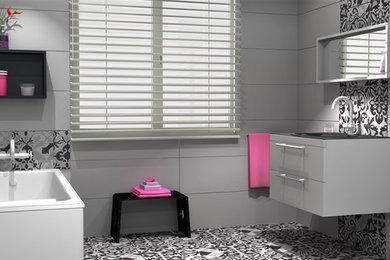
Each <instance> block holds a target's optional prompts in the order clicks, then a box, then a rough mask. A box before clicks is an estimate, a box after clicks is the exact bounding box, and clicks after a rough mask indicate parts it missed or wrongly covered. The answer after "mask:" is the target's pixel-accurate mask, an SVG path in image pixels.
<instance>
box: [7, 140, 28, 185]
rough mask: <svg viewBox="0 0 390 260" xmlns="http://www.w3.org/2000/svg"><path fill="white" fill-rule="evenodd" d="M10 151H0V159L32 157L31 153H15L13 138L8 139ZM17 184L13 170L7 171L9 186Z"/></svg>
mask: <svg viewBox="0 0 390 260" xmlns="http://www.w3.org/2000/svg"><path fill="white" fill-rule="evenodd" d="M9 150H10V152H9V153H5V154H4V153H1V154H0V160H11V161H12V160H15V159H26V158H30V157H32V153H31V152H30V153H27V152H20V153H15V140H14V139H11V141H10V149H9ZM17 184H18V182H17V180H16V179H15V172H14V170H12V169H11V170H10V171H9V185H10V186H11V187H14V186H16V185H17Z"/></svg>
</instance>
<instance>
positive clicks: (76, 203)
mask: <svg viewBox="0 0 390 260" xmlns="http://www.w3.org/2000/svg"><path fill="white" fill-rule="evenodd" d="M1 173H5V172H0V174H1ZM36 173H54V174H55V176H56V177H57V179H58V180H59V182H60V184H61V185H62V187H63V188H64V190H65V192H66V193H67V195H68V196H69V199H67V200H57V201H55V202H53V203H48V204H39V205H34V201H37V200H31V204H30V205H17V206H16V205H15V206H14V205H12V206H1V202H0V213H5V212H18V211H41V210H60V209H80V208H84V207H85V205H84V202H83V201H82V200H81V198H80V197H79V195H78V194H77V193H76V191H75V190H74V189H73V187H72V186H71V184H70V183H69V181H68V180H67V179H66V178H65V176H64V174H63V173H62V172H61V170H59V169H43V170H31V171H15V177H16V178H17V176H18V175H20V174H36ZM26 201H28V200H26Z"/></svg>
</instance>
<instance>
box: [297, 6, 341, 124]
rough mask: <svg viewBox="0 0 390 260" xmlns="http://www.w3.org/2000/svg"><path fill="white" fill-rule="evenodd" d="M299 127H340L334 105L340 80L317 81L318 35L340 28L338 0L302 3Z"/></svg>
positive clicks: (299, 62) (299, 38)
mask: <svg viewBox="0 0 390 260" xmlns="http://www.w3.org/2000/svg"><path fill="white" fill-rule="evenodd" d="M298 14H299V15H298V35H299V37H298V70H299V73H298V81H299V86H298V129H299V131H323V130H324V127H325V125H327V124H330V125H333V126H334V130H335V131H336V132H337V131H338V110H332V109H331V108H330V106H331V104H332V101H333V99H334V98H336V97H337V96H339V84H327V85H324V84H316V83H315V82H316V39H317V37H320V36H324V35H329V34H334V33H339V32H340V2H339V1H338V0H326V1H324V0H300V1H299V4H298Z"/></svg>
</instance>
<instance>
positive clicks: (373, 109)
mask: <svg viewBox="0 0 390 260" xmlns="http://www.w3.org/2000/svg"><path fill="white" fill-rule="evenodd" d="M388 21H389V0H376V1H367V0H360V1H352V2H351V1H347V0H340V31H342V32H345V31H351V30H354V29H359V28H364V27H367V26H370V25H375V24H380V23H384V22H388ZM340 94H341V95H344V96H348V97H349V98H350V99H351V100H352V101H353V104H354V115H353V121H354V122H355V123H357V124H360V125H361V132H362V134H367V135H378V136H387V135H388V102H389V86H388V80H387V79H386V80H367V81H352V82H346V83H342V84H340ZM349 117H350V116H348V115H346V113H345V105H342V106H341V107H340V131H342V124H343V123H344V122H347V121H348V120H349ZM338 222H339V230H338V233H339V238H340V239H341V240H343V241H346V242H348V243H351V244H353V245H354V246H356V247H358V248H361V249H362V250H363V251H365V252H367V253H369V254H374V255H377V256H379V257H386V233H387V232H386V231H387V230H386V229H387V228H386V215H385V214H371V215H356V216H341V217H339V218H338ZM388 255H390V252H388Z"/></svg>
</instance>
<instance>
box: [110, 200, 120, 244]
mask: <svg viewBox="0 0 390 260" xmlns="http://www.w3.org/2000/svg"><path fill="white" fill-rule="evenodd" d="M121 213H122V201H121V200H119V199H118V198H117V197H116V196H115V194H114V197H113V199H112V214H111V236H112V237H113V238H114V241H115V242H116V243H119V235H120V229H121Z"/></svg>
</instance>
